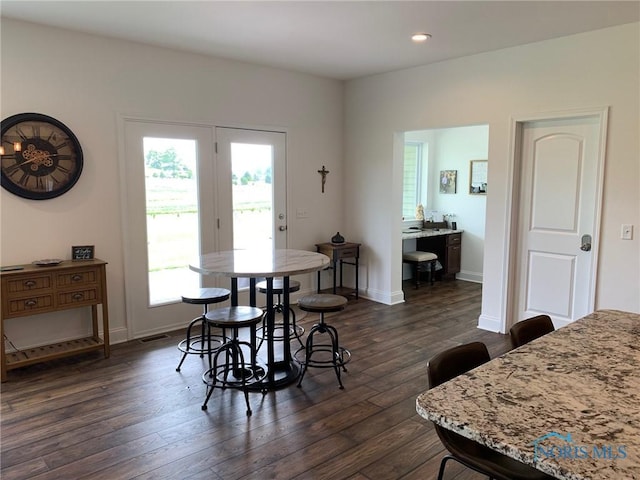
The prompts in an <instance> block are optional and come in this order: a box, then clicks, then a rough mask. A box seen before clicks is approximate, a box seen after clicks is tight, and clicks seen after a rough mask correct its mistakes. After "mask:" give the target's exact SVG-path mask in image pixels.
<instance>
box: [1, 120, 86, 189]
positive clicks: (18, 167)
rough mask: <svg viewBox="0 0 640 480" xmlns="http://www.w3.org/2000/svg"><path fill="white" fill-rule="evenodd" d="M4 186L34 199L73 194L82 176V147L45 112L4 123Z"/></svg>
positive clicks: (65, 128)
mask: <svg viewBox="0 0 640 480" xmlns="http://www.w3.org/2000/svg"><path fill="white" fill-rule="evenodd" d="M0 154H1V155H2V168H1V175H2V176H1V180H2V186H3V187H4V188H5V189H6V190H8V191H10V192H11V193H14V194H15V195H19V196H20V197H24V198H29V199H32V200H46V199H49V198H55V197H58V196H60V195H62V194H63V193H65V192H67V191H69V189H70V188H71V187H73V186H74V185H75V183H76V182H77V181H78V178H80V174H81V173H82V161H83V159H82V148H81V147H80V142H78V139H77V138H76V136H75V135H74V134H73V132H72V131H71V130H70V129H69V128H68V127H67V126H66V125H65V124H63V123H62V122H60V121H59V120H56V119H55V118H52V117H49V116H47V115H43V114H41V113H19V114H18V115H13V116H11V117H9V118H6V119H4V120H2V144H1V146H0Z"/></svg>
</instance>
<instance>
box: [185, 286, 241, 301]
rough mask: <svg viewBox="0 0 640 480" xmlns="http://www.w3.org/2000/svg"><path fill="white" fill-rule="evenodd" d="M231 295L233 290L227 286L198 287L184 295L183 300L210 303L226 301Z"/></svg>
mask: <svg viewBox="0 0 640 480" xmlns="http://www.w3.org/2000/svg"><path fill="white" fill-rule="evenodd" d="M230 296H231V292H230V291H229V290H227V289H226V288H196V289H193V290H190V291H189V292H187V293H186V294H185V295H182V301H183V302H184V303H191V304H194V305H209V304H211V303H220V302H224V301H225V300H228V299H229V297H230Z"/></svg>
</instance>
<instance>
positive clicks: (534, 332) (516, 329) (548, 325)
mask: <svg viewBox="0 0 640 480" xmlns="http://www.w3.org/2000/svg"><path fill="white" fill-rule="evenodd" d="M554 330H555V328H554V326H553V322H552V321H551V317H550V316H549V315H537V316H535V317H531V318H527V319H525V320H521V321H519V322H518V323H516V324H515V325H514V326H513V327H511V330H509V336H510V337H511V346H512V347H513V348H517V347H520V346H522V345H524V344H525V343H529V342H530V341H531V340H535V339H536V338H539V337H542V336H543V335H546V334H547V333H551V332H553V331H554Z"/></svg>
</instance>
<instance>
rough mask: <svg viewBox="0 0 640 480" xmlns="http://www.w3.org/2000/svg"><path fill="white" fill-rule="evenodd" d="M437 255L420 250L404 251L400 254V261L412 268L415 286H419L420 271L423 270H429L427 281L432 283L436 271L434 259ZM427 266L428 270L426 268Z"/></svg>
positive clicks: (436, 258)
mask: <svg viewBox="0 0 640 480" xmlns="http://www.w3.org/2000/svg"><path fill="white" fill-rule="evenodd" d="M437 260H438V256H437V255H436V254H435V253H431V252H422V251H420V250H418V251H415V252H404V253H403V254H402V263H409V264H411V265H412V268H413V281H414V282H415V284H416V288H418V287H420V272H424V271H425V270H426V271H428V272H429V281H430V283H431V285H433V277H435V273H436V261H437ZM427 268H428V270H427Z"/></svg>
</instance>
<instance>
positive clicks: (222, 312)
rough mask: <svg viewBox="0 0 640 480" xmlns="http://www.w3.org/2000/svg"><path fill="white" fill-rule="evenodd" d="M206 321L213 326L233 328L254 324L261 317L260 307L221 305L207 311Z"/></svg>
mask: <svg viewBox="0 0 640 480" xmlns="http://www.w3.org/2000/svg"><path fill="white" fill-rule="evenodd" d="M204 318H205V319H206V320H207V323H209V324H210V325H212V326H214V327H220V328H234V327H246V326H249V325H255V324H256V323H258V322H260V320H261V319H262V309H260V308H258V307H245V306H240V307H223V308H217V309H216V310H212V311H211V312H207V314H206V315H205V316H204Z"/></svg>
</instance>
